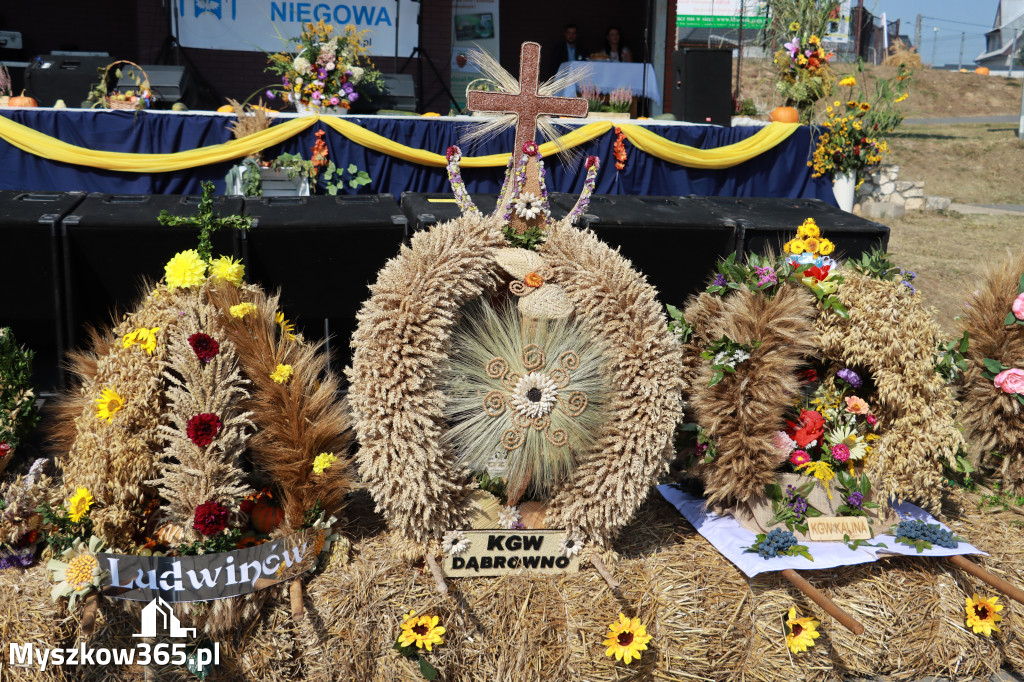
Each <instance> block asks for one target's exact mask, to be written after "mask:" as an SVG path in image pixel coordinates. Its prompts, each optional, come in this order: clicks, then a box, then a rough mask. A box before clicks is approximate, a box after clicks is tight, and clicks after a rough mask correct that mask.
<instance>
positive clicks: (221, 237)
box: [61, 192, 242, 347]
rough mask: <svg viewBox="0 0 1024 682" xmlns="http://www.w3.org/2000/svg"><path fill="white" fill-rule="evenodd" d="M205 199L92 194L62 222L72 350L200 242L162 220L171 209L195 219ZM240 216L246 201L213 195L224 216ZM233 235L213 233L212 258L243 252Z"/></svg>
mask: <svg viewBox="0 0 1024 682" xmlns="http://www.w3.org/2000/svg"><path fill="white" fill-rule="evenodd" d="M200 198H201V197H198V196H191V195H186V196H182V195H171V194H155V195H150V194H102V193H99V192H96V193H93V194H90V195H89V196H87V197H86V198H85V199H84V200H83V201H82V203H81V204H79V205H78V206H77V207H76V208H75V210H74V212H73V213H71V214H70V215H68V216H67V217H66V218H64V220H63V221H62V223H61V225H62V227H61V232H62V235H63V239H64V286H65V291H66V299H67V329H68V337H69V341H70V345H71V347H74V346H75V345H78V344H80V343H82V342H83V341H84V340H85V334H84V327H85V325H91V326H100V325H105V324H107V323H109V322H110V321H111V320H112V312H113V311H115V310H119V311H121V312H124V311H126V310H128V309H130V307H131V306H133V305H134V304H135V303H136V301H138V300H139V299H140V298H141V297H142V295H144V293H145V292H144V289H143V288H142V284H143V282H146V281H148V282H150V283H152V282H156V281H158V280H159V279H161V278H162V277H163V276H164V265H165V264H166V263H167V261H169V260H170V259H171V257H172V256H174V254H175V253H177V252H179V251H184V250H186V249H194V248H196V245H197V244H198V242H199V230H198V228H195V227H189V226H178V227H166V226H163V225H161V224H160V223H159V221H158V220H157V216H159V215H160V211H161V210H164V209H166V210H167V212H168V213H172V214H174V215H180V216H194V215H196V214H197V212H198V211H197V209H198V205H199V200H200ZM241 211H242V198H241V197H224V196H218V197H214V212H215V213H217V214H218V215H221V216H226V215H236V214H239V213H241ZM232 232H234V230H226V229H222V230H218V231H217V232H215V233H214V234H213V238H212V241H213V255H214V256H218V255H225V256H235V257H237V256H238V254H239V251H238V247H237V243H236V238H237V235H236V234H232Z"/></svg>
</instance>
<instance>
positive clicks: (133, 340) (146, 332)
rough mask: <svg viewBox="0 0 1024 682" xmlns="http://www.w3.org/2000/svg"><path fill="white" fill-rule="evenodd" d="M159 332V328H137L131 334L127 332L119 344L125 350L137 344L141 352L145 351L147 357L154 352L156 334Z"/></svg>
mask: <svg viewBox="0 0 1024 682" xmlns="http://www.w3.org/2000/svg"><path fill="white" fill-rule="evenodd" d="M158 331H160V327H153V328H152V329H150V328H149V327H139V328H138V329H136V330H135V331H133V332H129V333H127V334H125V335H124V338H123V339H121V344H122V345H123V346H124V347H125V348H131V347H132V346H133V345H135V344H138V345H140V346H142V350H144V351H146V354H147V355H152V354H153V351H155V350H156V333H157V332H158Z"/></svg>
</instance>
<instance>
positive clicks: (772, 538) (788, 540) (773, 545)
mask: <svg viewBox="0 0 1024 682" xmlns="http://www.w3.org/2000/svg"><path fill="white" fill-rule="evenodd" d="M795 544H796V536H795V535H793V533H791V532H790V531H788V530H782V529H781V528H775V529H773V530H770V531H768V534H767V535H766V536H765V538H764V540H762V541H761V543H760V544H759V545H758V546H757V554H758V556H760V557H761V558H762V559H774V558H775V557H777V556H778V555H780V554H785V553H786V550H788V549H789V548H790V547H792V546H794V545H795Z"/></svg>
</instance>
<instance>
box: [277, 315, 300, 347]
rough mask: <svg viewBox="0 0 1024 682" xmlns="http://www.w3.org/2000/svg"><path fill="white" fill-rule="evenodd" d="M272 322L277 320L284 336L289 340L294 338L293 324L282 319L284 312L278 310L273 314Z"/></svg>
mask: <svg viewBox="0 0 1024 682" xmlns="http://www.w3.org/2000/svg"><path fill="white" fill-rule="evenodd" d="M274 322H277V324H278V326H279V327H281V333H282V334H284V336H285V338H287V339H288V340H289V341H294V340H295V325H294V324H292V323H291V322H289V321H288V320H286V319H284V313H283V312H281V311H280V310H278V311H277V314H276V315H274Z"/></svg>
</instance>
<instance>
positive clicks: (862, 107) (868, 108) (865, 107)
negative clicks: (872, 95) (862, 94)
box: [860, 102, 871, 111]
mask: <svg viewBox="0 0 1024 682" xmlns="http://www.w3.org/2000/svg"><path fill="white" fill-rule="evenodd" d="M860 110H861V111H871V105H870V104H868V103H867V102H861V103H860Z"/></svg>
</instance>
